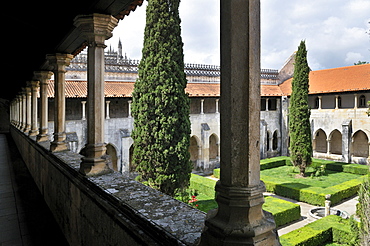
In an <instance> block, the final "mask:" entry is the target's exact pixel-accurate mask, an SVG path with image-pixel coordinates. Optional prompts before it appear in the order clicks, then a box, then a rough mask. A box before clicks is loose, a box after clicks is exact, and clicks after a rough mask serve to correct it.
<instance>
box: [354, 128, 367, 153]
mask: <svg viewBox="0 0 370 246" xmlns="http://www.w3.org/2000/svg"><path fill="white" fill-rule="evenodd" d="M352 155H353V156H357V157H365V158H368V157H369V137H368V136H367V134H366V133H365V132H364V131H362V130H358V131H356V132H355V133H354V134H353V136H352Z"/></svg>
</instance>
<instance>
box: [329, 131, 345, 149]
mask: <svg viewBox="0 0 370 246" xmlns="http://www.w3.org/2000/svg"><path fill="white" fill-rule="evenodd" d="M329 151H330V153H332V154H336V155H341V154H342V133H340V131H338V130H334V131H332V132H331V133H330V150H329Z"/></svg>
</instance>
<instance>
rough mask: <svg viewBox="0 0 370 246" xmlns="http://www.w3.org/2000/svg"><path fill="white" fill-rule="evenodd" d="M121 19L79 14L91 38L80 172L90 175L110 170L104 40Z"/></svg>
mask: <svg viewBox="0 0 370 246" xmlns="http://www.w3.org/2000/svg"><path fill="white" fill-rule="evenodd" d="M117 23H118V21H117V19H116V18H114V17H113V16H111V15H103V14H92V15H79V16H77V17H76V18H75V19H74V25H75V26H76V27H77V29H79V31H80V33H81V35H82V36H83V38H84V39H86V40H87V43H88V50H87V57H88V58H87V143H86V146H85V148H86V152H85V153H86V154H85V157H83V158H82V163H81V168H80V171H81V172H82V173H84V174H86V175H97V174H103V173H105V172H107V171H109V167H108V165H107V163H106V159H105V157H104V156H105V155H106V147H105V143H104V82H105V81H104V67H105V66H104V48H105V47H106V46H105V44H104V42H105V40H106V39H109V38H110V37H111V36H112V31H113V29H114V28H115V27H116V25H117Z"/></svg>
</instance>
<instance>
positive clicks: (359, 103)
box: [358, 95, 366, 108]
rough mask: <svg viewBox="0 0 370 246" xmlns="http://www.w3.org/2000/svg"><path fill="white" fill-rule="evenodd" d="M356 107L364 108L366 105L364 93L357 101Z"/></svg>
mask: <svg viewBox="0 0 370 246" xmlns="http://www.w3.org/2000/svg"><path fill="white" fill-rule="evenodd" d="M358 107H359V108H365V107H366V97H365V95H361V96H360V99H359V102H358Z"/></svg>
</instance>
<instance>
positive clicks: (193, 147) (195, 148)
mask: <svg viewBox="0 0 370 246" xmlns="http://www.w3.org/2000/svg"><path fill="white" fill-rule="evenodd" d="M199 146H200V140H199V138H198V137H197V136H195V135H193V136H191V137H190V146H189V153H190V160H191V162H192V163H193V165H194V168H195V167H196V164H197V160H198V159H199V157H200V156H199Z"/></svg>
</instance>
